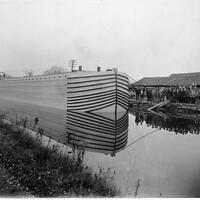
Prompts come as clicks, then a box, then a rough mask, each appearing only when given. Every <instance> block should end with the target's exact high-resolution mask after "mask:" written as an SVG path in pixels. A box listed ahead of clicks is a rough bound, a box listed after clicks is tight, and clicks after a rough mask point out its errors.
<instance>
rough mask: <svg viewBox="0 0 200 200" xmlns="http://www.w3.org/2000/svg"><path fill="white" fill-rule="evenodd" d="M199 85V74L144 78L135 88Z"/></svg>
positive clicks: (137, 82)
mask: <svg viewBox="0 0 200 200" xmlns="http://www.w3.org/2000/svg"><path fill="white" fill-rule="evenodd" d="M186 84H187V85H191V84H195V85H200V72H193V73H180V74H171V75H170V76H168V77H144V78H142V79H140V80H139V81H136V82H135V83H133V85H135V86H137V85H138V86H139V85H141V86H170V85H186Z"/></svg>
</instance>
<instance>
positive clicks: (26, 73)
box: [23, 69, 33, 76]
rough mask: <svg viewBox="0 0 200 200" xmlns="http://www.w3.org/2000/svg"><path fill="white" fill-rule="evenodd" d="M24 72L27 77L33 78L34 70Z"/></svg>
mask: <svg viewBox="0 0 200 200" xmlns="http://www.w3.org/2000/svg"><path fill="white" fill-rule="evenodd" d="M23 72H24V73H25V76H33V70H32V69H25V70H24V71H23Z"/></svg>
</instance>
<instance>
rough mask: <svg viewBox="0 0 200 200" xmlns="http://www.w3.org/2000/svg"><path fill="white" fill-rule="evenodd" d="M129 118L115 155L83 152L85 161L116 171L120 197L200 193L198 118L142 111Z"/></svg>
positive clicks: (94, 167) (172, 195) (130, 115)
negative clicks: (120, 145)
mask: <svg viewBox="0 0 200 200" xmlns="http://www.w3.org/2000/svg"><path fill="white" fill-rule="evenodd" d="M105 115H106V114H105ZM128 118H129V120H128V139H127V145H126V146H125V147H123V148H122V149H120V150H118V152H116V154H115V156H112V155H111V154H104V153H103V152H101V153H100V152H92V151H86V153H85V157H84V162H85V163H87V164H88V165H89V166H91V167H92V168H93V169H94V171H95V170H96V169H98V168H99V167H100V168H104V169H105V170H107V169H110V171H111V173H113V172H115V175H114V179H115V183H116V184H117V186H118V187H119V188H120V190H121V195H122V196H123V197H128V196H132V197H133V196H137V197H195V196H200V188H199V185H200V173H199V172H200V137H199V132H200V119H197V118H193V119H192V118H190V117H187V118H183V117H175V116H174V115H173V114H171V115H164V114H153V113H144V112H143V113H142V112H132V113H129V114H128Z"/></svg>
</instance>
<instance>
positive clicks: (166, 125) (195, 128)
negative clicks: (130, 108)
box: [132, 112, 200, 135]
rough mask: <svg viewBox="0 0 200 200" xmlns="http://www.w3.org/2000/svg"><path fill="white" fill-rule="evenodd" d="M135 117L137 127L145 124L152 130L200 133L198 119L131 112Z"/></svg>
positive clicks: (167, 114) (165, 114) (159, 113)
mask: <svg viewBox="0 0 200 200" xmlns="http://www.w3.org/2000/svg"><path fill="white" fill-rule="evenodd" d="M132 114H134V115H135V123H136V124H137V125H140V124H143V123H144V122H145V123H146V125H147V126H151V127H152V128H159V129H164V130H167V131H173V132H175V133H180V134H187V133H192V134H197V135H199V133H200V118H197V117H196V118H194V116H193V118H192V117H189V116H188V117H187V116H186V117H183V116H177V117H176V116H175V115H174V114H171V113H162V112H158V113H157V114H156V112H154V113H150V112H132Z"/></svg>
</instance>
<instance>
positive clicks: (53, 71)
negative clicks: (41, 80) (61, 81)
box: [43, 66, 66, 75]
mask: <svg viewBox="0 0 200 200" xmlns="http://www.w3.org/2000/svg"><path fill="white" fill-rule="evenodd" d="M64 72H66V70H65V68H64V67H59V66H52V67H50V68H49V69H47V70H46V71H44V72H43V75H52V74H61V73H64Z"/></svg>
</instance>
